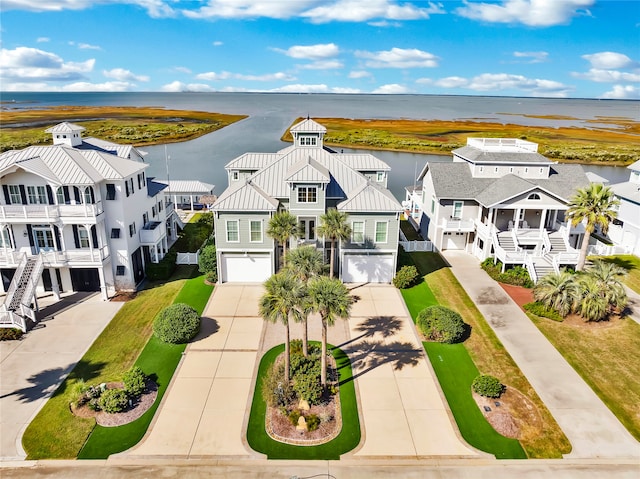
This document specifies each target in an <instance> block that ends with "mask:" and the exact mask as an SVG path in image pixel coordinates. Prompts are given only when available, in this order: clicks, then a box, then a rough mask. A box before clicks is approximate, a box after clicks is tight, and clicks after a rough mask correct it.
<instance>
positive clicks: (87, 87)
mask: <svg viewBox="0 0 640 479" xmlns="http://www.w3.org/2000/svg"><path fill="white" fill-rule="evenodd" d="M134 87H135V85H134V84H133V83H129V82H125V81H110V82H105V83H89V82H76V83H71V84H69V85H64V86H63V87H62V91H105V92H109V91H129V90H131V89H132V88H134Z"/></svg>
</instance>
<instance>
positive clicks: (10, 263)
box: [0, 246, 109, 268]
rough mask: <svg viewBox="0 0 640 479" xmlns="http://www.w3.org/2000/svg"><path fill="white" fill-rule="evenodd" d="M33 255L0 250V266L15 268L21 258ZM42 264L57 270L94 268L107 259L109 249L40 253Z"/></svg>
mask: <svg viewBox="0 0 640 479" xmlns="http://www.w3.org/2000/svg"><path fill="white" fill-rule="evenodd" d="M25 254H27V255H33V254H34V252H33V251H29V249H28V248H27V249H26V251H25V249H24V248H23V249H22V250H13V249H6V248H0V265H1V266H3V267H16V266H18V264H19V263H20V261H21V259H22V258H23V256H24V255H25ZM35 254H37V253H35ZM40 254H41V255H42V262H43V264H44V266H45V267H46V268H59V267H63V266H69V265H72V266H78V265H87V266H96V265H100V264H102V262H103V261H104V260H105V259H107V258H108V257H109V248H107V247H106V246H103V247H102V248H97V249H88V248H86V249H85V248H83V249H72V250H67V251H41V252H40Z"/></svg>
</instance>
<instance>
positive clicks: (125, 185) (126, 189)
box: [124, 181, 129, 196]
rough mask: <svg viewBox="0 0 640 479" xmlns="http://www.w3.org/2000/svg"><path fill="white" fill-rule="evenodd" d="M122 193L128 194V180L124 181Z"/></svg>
mask: <svg viewBox="0 0 640 479" xmlns="http://www.w3.org/2000/svg"><path fill="white" fill-rule="evenodd" d="M124 193H125V195H127V196H129V182H128V181H125V182H124Z"/></svg>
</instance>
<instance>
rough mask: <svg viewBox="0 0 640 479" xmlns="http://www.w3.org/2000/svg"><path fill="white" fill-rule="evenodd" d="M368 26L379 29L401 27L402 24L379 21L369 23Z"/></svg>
mask: <svg viewBox="0 0 640 479" xmlns="http://www.w3.org/2000/svg"><path fill="white" fill-rule="evenodd" d="M368 25H371V26H372V27H379V28H387V27H395V28H398V27H401V26H402V23H400V22H390V21H388V20H380V21H377V22H369V23H368Z"/></svg>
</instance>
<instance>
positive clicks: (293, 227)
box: [267, 210, 299, 265]
mask: <svg viewBox="0 0 640 479" xmlns="http://www.w3.org/2000/svg"><path fill="white" fill-rule="evenodd" d="M298 231H299V228H298V219H297V218H296V217H295V215H293V214H291V213H290V212H289V211H287V210H283V211H279V212H277V213H276V214H275V215H273V216H272V217H271V219H270V220H269V226H268V227H267V236H269V237H270V238H273V239H274V240H276V241H277V242H278V243H280V244H281V245H282V256H283V258H284V261H285V263H284V264H285V265H286V255H287V241H288V240H289V238H291V237H292V236H294V237H297V236H298Z"/></svg>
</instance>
